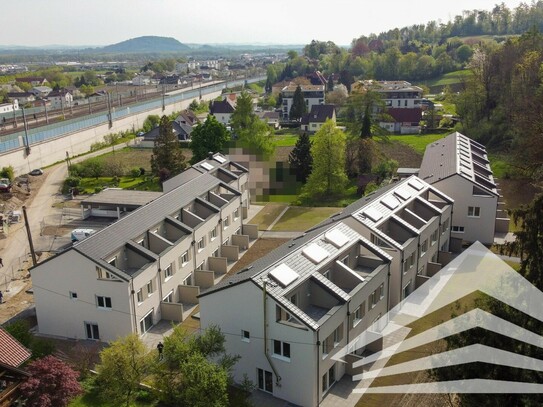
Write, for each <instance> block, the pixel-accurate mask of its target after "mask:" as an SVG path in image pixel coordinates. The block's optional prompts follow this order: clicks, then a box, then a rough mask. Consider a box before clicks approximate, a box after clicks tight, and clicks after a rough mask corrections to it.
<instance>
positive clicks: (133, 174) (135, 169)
mask: <svg viewBox="0 0 543 407" xmlns="http://www.w3.org/2000/svg"><path fill="white" fill-rule="evenodd" d="M128 175H129V176H130V177H132V178H138V177H139V176H140V175H141V171H140V169H139V168H138V167H133V168H132V169H131V170H130V172H129V174H128Z"/></svg>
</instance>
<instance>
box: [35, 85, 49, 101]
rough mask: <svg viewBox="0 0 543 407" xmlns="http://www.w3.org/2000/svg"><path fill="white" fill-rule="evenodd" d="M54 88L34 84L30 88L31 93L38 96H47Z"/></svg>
mask: <svg viewBox="0 0 543 407" xmlns="http://www.w3.org/2000/svg"><path fill="white" fill-rule="evenodd" d="M52 91H53V89H51V88H50V87H49V86H34V87H33V88H32V89H30V93H33V94H34V95H35V96H36V97H37V98H46V97H47V95H49V93H51V92H52Z"/></svg>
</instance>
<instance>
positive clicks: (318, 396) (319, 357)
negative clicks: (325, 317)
mask: <svg viewBox="0 0 543 407" xmlns="http://www.w3.org/2000/svg"><path fill="white" fill-rule="evenodd" d="M347 335H349V330H348V329H347ZM348 343H349V340H348V339H347V344H348ZM320 348H321V341H320V340H319V329H317V386H316V388H317V407H318V406H320V404H321V398H320V395H319V389H320V388H321V377H320V365H321V363H320V362H321V355H320V354H319V350H320Z"/></svg>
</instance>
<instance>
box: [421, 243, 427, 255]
mask: <svg viewBox="0 0 543 407" xmlns="http://www.w3.org/2000/svg"><path fill="white" fill-rule="evenodd" d="M427 251H428V239H426V240H425V241H424V242H422V244H421V245H420V257H422V256H424V255H425V254H426V252H427Z"/></svg>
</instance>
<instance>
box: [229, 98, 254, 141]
mask: <svg viewBox="0 0 543 407" xmlns="http://www.w3.org/2000/svg"><path fill="white" fill-rule="evenodd" d="M256 120H259V119H258V117H257V116H256V114H255V112H254V110H253V98H252V96H251V95H250V94H249V93H247V92H245V91H243V92H241V94H240V95H239V96H238V97H237V100H236V107H235V109H234V113H232V117H231V118H230V125H231V126H232V131H233V132H234V134H240V133H241V132H243V131H244V130H247V129H249V128H251V126H252V125H253V123H254V122H255V121H256Z"/></svg>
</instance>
